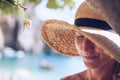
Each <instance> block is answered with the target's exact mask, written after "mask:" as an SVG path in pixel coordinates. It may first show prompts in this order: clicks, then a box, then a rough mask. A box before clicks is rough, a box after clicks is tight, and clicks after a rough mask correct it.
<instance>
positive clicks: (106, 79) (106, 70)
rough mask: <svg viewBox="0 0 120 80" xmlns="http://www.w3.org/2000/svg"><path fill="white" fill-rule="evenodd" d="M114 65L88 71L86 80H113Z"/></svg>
mask: <svg viewBox="0 0 120 80" xmlns="http://www.w3.org/2000/svg"><path fill="white" fill-rule="evenodd" d="M113 67H114V63H112V64H107V65H105V66H103V67H100V68H97V69H88V71H87V75H88V80H113Z"/></svg>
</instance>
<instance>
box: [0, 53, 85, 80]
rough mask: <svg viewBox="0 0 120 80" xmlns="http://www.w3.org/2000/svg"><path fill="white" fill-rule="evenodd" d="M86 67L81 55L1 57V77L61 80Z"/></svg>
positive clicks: (15, 79) (16, 79)
mask: <svg viewBox="0 0 120 80" xmlns="http://www.w3.org/2000/svg"><path fill="white" fill-rule="evenodd" d="M46 65H47V66H48V68H47V67H46ZM85 69H86V67H85V66H84V65H83V62H82V59H81V58H80V57H65V56H59V55H44V54H43V55H40V54H26V55H25V56H24V57H21V58H17V57H2V58H0V77H3V76H6V75H7V77H10V76H12V77H13V78H14V79H13V80H60V78H61V77H63V76H66V75H70V74H74V73H77V72H80V71H83V70H85ZM3 74H4V75H3ZM0 80H5V79H3V78H0ZM6 80H7V79H6ZM8 80H9V79H8Z"/></svg>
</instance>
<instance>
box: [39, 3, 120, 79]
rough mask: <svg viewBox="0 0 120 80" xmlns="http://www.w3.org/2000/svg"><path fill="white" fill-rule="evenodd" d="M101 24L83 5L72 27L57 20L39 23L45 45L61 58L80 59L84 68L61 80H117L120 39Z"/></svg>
mask: <svg viewBox="0 0 120 80" xmlns="http://www.w3.org/2000/svg"><path fill="white" fill-rule="evenodd" d="M105 20H106V18H105V17H104V16H102V15H100V14H99V13H98V12H96V11H95V10H94V9H91V7H90V6H89V5H88V4H87V2H83V3H82V4H81V5H80V7H79V8H78V10H77V12H76V15H75V25H71V24H69V23H66V22H64V21H60V20H47V21H45V22H44V23H43V25H42V29H41V31H42V36H43V39H44V40H45V41H46V43H47V44H48V45H49V46H50V47H51V48H52V49H54V50H56V51H57V52H59V53H61V54H63V55H68V56H82V58H83V61H84V63H85V65H86V67H87V68H88V69H87V70H86V71H83V72H80V73H77V74H73V75H70V76H67V77H64V78H62V80H120V64H119V63H120V36H119V35H118V34H117V33H114V32H111V31H112V28H111V27H110V26H109V25H108V24H107V22H106V21H105ZM114 28H115V30H116V29H118V27H114Z"/></svg>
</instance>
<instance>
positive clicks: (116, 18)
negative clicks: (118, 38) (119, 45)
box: [86, 0, 120, 35]
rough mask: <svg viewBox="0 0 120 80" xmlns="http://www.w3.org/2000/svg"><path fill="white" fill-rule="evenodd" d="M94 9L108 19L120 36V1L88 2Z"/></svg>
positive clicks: (88, 0)
mask: <svg viewBox="0 0 120 80" xmlns="http://www.w3.org/2000/svg"><path fill="white" fill-rule="evenodd" d="M86 1H87V4H88V5H90V7H91V8H92V9H95V10H96V11H97V12H99V13H100V14H102V15H103V16H104V17H106V21H107V22H108V24H109V25H110V26H111V27H112V28H113V29H114V30H115V31H116V32H117V33H118V34H119V35H120V8H119V6H120V0H86Z"/></svg>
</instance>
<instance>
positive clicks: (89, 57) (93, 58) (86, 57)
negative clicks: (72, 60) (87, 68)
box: [83, 56, 98, 61]
mask: <svg viewBox="0 0 120 80" xmlns="http://www.w3.org/2000/svg"><path fill="white" fill-rule="evenodd" d="M83 59H84V60H85V61H94V60H96V59H98V56H83Z"/></svg>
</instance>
